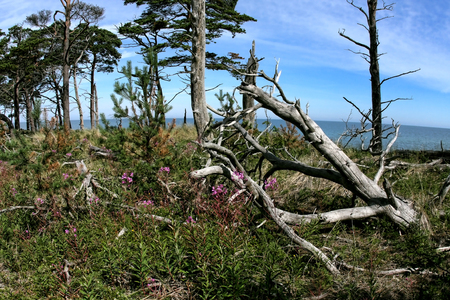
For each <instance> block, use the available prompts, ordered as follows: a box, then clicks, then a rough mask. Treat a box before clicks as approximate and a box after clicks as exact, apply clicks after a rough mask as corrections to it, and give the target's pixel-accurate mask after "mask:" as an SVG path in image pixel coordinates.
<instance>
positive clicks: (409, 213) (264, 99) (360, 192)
mask: <svg viewBox="0 0 450 300" xmlns="http://www.w3.org/2000/svg"><path fill="white" fill-rule="evenodd" d="M238 90H240V91H241V93H249V94H251V95H252V96H253V97H254V99H255V100H256V101H258V102H259V103H261V104H262V105H263V107H264V108H266V109H269V110H271V111H272V112H273V113H275V114H276V115H277V116H278V117H280V118H281V119H283V120H286V121H288V122H290V123H292V124H294V125H295V126H296V127H297V128H299V129H300V130H301V132H302V133H303V135H304V137H305V139H306V140H307V141H308V142H310V143H311V145H312V146H313V147H314V148H316V149H317V150H318V151H319V152H320V153H321V154H322V155H323V156H324V157H325V158H326V159H327V160H328V161H329V162H330V163H331V164H332V165H333V167H334V168H335V170H336V171H337V172H336V173H338V174H339V175H336V174H335V173H334V172H333V173H334V174H333V175H334V176H338V178H339V181H341V183H342V186H344V187H345V188H346V189H348V190H349V191H351V192H352V193H354V194H355V195H356V196H358V197H360V198H361V199H362V200H363V201H364V202H366V203H367V205H369V206H370V207H372V208H373V209H375V210H377V211H378V210H381V211H383V213H384V214H386V215H387V216H388V217H389V218H390V219H391V220H392V221H393V222H395V223H396V224H399V225H402V226H406V227H408V226H409V225H411V224H413V223H417V222H418V221H419V214H418V213H417V211H416V210H415V209H414V207H413V203H412V202H411V201H410V200H405V199H403V198H401V197H398V196H396V195H395V194H393V193H386V191H385V190H383V189H382V188H381V187H380V186H378V185H377V184H376V182H374V181H373V180H371V179H370V178H368V177H367V176H366V175H365V174H364V173H363V172H362V171H361V170H360V169H359V168H358V166H357V165H356V164H355V163H354V162H353V161H352V160H351V159H350V158H349V157H348V156H347V155H346V154H345V153H344V152H343V151H342V150H341V149H340V148H339V147H338V146H337V145H336V144H335V143H333V142H332V141H331V140H330V139H329V138H328V136H327V135H326V134H325V133H324V132H323V131H322V129H321V128H320V127H319V126H318V125H317V124H316V123H315V122H314V121H313V120H312V119H311V118H310V117H309V116H308V115H307V114H306V113H305V112H304V111H303V110H302V109H301V108H300V103H299V101H297V102H296V103H293V102H290V101H288V100H287V99H285V97H284V94H283V93H281V95H282V96H283V100H285V102H286V103H283V102H280V101H278V100H277V99H276V98H274V97H272V96H270V95H269V94H267V93H266V92H264V91H263V90H262V89H260V88H258V87H257V86H255V85H252V84H247V83H244V82H242V83H241V85H240V86H239V87H238ZM244 137H245V136H244ZM310 171H311V172H315V171H314V170H310ZM332 171H333V170H329V172H332ZM320 172H322V173H323V172H324V171H323V170H322V171H320ZM313 176H314V175H313ZM316 177H322V178H326V177H324V176H321V175H320V174H317V176H316ZM327 179H329V178H327Z"/></svg>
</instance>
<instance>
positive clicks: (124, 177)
mask: <svg viewBox="0 0 450 300" xmlns="http://www.w3.org/2000/svg"><path fill="white" fill-rule="evenodd" d="M133 175H134V174H133V172H131V173H130V175H128V173H126V172H125V173H123V175H122V184H125V183H130V184H131V183H132V182H133Z"/></svg>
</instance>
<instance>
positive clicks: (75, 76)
mask: <svg viewBox="0 0 450 300" xmlns="http://www.w3.org/2000/svg"><path fill="white" fill-rule="evenodd" d="M72 72H73V88H74V91H75V100H76V101H77V106H78V113H79V115H80V129H81V130H84V119H83V108H82V107H81V101H80V96H79V94H78V84H77V68H76V67H74V68H73V71H72Z"/></svg>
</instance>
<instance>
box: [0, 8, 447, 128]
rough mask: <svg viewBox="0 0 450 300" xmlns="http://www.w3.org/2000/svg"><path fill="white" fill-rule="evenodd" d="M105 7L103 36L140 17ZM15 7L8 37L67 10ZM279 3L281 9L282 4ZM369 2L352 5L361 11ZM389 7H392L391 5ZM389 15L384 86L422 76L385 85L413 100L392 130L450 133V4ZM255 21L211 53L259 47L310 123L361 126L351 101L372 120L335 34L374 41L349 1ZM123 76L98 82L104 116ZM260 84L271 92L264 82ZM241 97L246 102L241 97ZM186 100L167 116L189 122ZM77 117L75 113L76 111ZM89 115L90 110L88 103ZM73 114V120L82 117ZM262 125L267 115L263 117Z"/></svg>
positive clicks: (365, 84) (220, 76)
mask: <svg viewBox="0 0 450 300" xmlns="http://www.w3.org/2000/svg"><path fill="white" fill-rule="evenodd" d="M86 2H88V3H91V4H96V5H99V6H102V7H105V9H106V14H105V18H104V19H103V20H102V21H101V22H100V24H99V25H100V26H101V27H103V28H107V29H110V30H112V31H114V28H115V26H116V25H118V24H120V23H124V22H127V21H130V20H132V19H133V18H134V17H135V16H138V15H139V14H140V12H141V11H142V9H143V8H136V7H135V6H134V5H128V6H124V5H123V1H119V0H109V1H100V0H91V1H86ZM19 3H20V5H17V4H18V2H13V1H6V0H0V11H2V12H3V16H2V20H0V28H2V29H3V31H6V30H7V28H9V27H11V26H13V25H14V24H17V23H20V22H21V21H22V20H24V19H25V17H26V16H27V15H30V14H31V13H34V12H36V11H38V10H41V9H50V10H56V9H61V3H60V1H57V0H53V1H52V2H48V1H36V0H34V1H32V0H21V1H20V2H19ZM281 3H282V4H281ZM365 3H366V1H364V0H355V4H357V5H360V6H363V7H364V5H365ZM386 3H390V2H386ZM395 3H396V4H395V6H394V10H393V11H392V12H387V13H386V12H380V13H379V15H378V16H379V17H384V16H388V15H389V16H393V18H388V19H385V20H383V21H381V22H379V23H378V29H379V40H380V46H379V52H380V53H386V54H385V55H383V56H382V57H381V58H380V71H381V78H382V79H383V78H387V77H390V76H394V75H396V74H399V73H403V72H407V71H410V70H415V69H419V68H420V69H421V70H420V71H419V72H417V73H414V74H410V75H407V76H404V77H400V78H397V79H393V80H389V81H387V82H385V83H384V84H383V85H382V97H383V101H387V100H391V99H395V98H399V97H401V98H411V99H412V100H408V101H399V102H396V103H394V104H392V106H391V107H390V108H389V109H388V110H387V111H386V112H385V116H386V117H387V118H388V119H387V121H389V122H390V119H391V118H393V119H394V120H395V121H396V122H399V123H400V124H404V125H419V126H431V127H444V128H450V119H449V118H448V115H449V113H450V108H449V104H450V101H449V100H450V34H449V32H450V2H448V1H444V0H436V1H420V0H398V1H396V2H395ZM236 9H237V10H238V11H239V12H242V13H246V14H248V15H251V16H253V17H254V18H256V19H257V20H258V22H255V23H247V24H245V25H244V28H245V29H246V31H247V34H245V35H238V36H236V37H235V38H231V36H229V35H227V34H225V35H224V36H223V37H222V38H220V39H219V40H217V42H216V44H212V45H208V46H207V47H208V50H209V51H216V52H217V53H219V54H227V53H228V52H235V53H239V54H241V56H243V57H245V58H247V57H248V53H249V49H250V48H251V43H252V41H253V40H255V41H256V56H257V57H259V58H261V57H264V60H263V61H261V62H260V69H262V70H264V71H265V73H266V74H268V75H272V74H273V72H274V67H275V63H276V60H279V62H280V63H279V69H280V70H281V71H282V74H281V78H280V84H281V86H282V88H283V90H284V92H285V93H286V95H287V96H288V97H289V98H290V99H292V100H294V99H300V100H301V103H302V106H303V107H305V106H306V104H307V103H309V114H310V115H311V116H312V117H313V118H314V119H316V120H330V121H339V120H343V119H344V120H345V119H347V118H348V117H349V114H350V113H351V112H352V113H351V116H350V120H351V121H355V122H357V121H359V119H360V116H359V115H358V112H357V111H355V110H354V109H352V107H351V106H350V105H349V104H348V103H346V102H345V101H344V100H343V97H346V98H347V99H349V100H351V101H353V102H354V103H355V104H357V105H358V106H359V107H360V108H361V109H364V110H366V111H367V109H368V108H369V107H370V105H371V100H370V81H369V78H370V77H369V72H368V64H367V63H366V62H365V61H364V60H363V59H362V58H360V57H359V56H358V55H355V54H353V53H351V52H350V51H348V49H351V50H353V51H358V50H361V49H358V47H356V46H355V45H353V44H352V43H351V42H350V41H348V40H346V39H344V38H342V37H340V36H339V34H338V31H339V30H342V29H345V33H346V34H347V35H348V36H350V37H352V38H353V39H355V40H358V41H361V42H363V43H367V42H368V34H367V32H366V31H365V30H364V28H363V27H361V26H359V25H357V23H364V21H365V19H364V16H363V15H362V14H361V13H360V12H359V11H358V10H357V9H355V8H353V7H352V6H350V5H349V4H348V3H347V2H346V1H345V0H323V1H321V0H293V1H283V2H281V1H275V0H258V1H255V0H253V1H250V0H240V1H239V2H238V5H237V8H236ZM121 51H122V53H123V58H122V60H121V62H120V64H119V65H125V64H126V61H127V60H132V61H133V64H134V65H137V64H138V63H140V62H142V59H141V58H140V57H139V56H137V55H135V53H134V52H135V50H133V49H129V48H128V49H122V50H121ZM118 77H119V75H118V74H108V75H104V74H98V75H97V86H98V87H99V96H100V103H99V107H100V111H101V112H104V113H106V115H107V116H111V115H112V102H111V100H110V94H111V93H112V89H113V83H114V80H115V79H117V78H118ZM218 84H222V85H221V86H220V87H219V89H223V90H224V91H225V92H232V91H233V89H234V87H236V86H238V85H239V82H238V81H237V80H235V79H233V78H232V77H230V76H229V75H228V74H227V72H224V71H220V72H217V71H216V72H212V71H208V72H207V73H206V86H207V88H209V87H214V86H216V85H218ZM257 84H258V85H259V86H263V85H265V84H266V83H265V82H264V81H263V80H262V79H258V82H257ZM183 87H184V85H183V83H181V82H180V81H179V80H178V79H177V78H173V80H172V81H171V82H168V83H165V84H164V86H163V88H164V90H165V95H166V98H169V99H170V98H171V97H172V96H173V95H174V94H176V93H177V92H178V91H180V90H181V89H182V88H183ZM215 93H218V90H215V91H211V92H208V93H207V101H208V103H209V104H211V105H212V106H215V107H217V106H218V102H217V100H215V99H216V98H215V96H214V94H215ZM237 97H239V98H240V96H239V95H237ZM189 99H190V98H189V95H187V94H181V95H180V96H178V97H177V98H176V100H174V101H173V102H172V105H173V106H174V108H173V109H172V111H170V112H169V114H168V117H169V118H172V117H182V116H183V114H184V109H187V110H188V116H190V100H189ZM74 108H75V106H74ZM85 114H86V115H87V101H86V102H85ZM76 116H77V115H76V110H74V111H73V117H75V118H76ZM260 116H261V117H263V116H264V113H263V112H261V114H260Z"/></svg>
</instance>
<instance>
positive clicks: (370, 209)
mask: <svg viewBox="0 0 450 300" xmlns="http://www.w3.org/2000/svg"><path fill="white" fill-rule="evenodd" d="M276 212H277V214H278V216H279V217H280V218H281V219H282V220H283V221H284V222H286V223H287V224H291V225H296V224H306V223H310V222H312V221H318V222H319V223H321V224H329V223H336V222H340V221H346V220H361V219H367V218H370V217H375V216H377V215H381V214H383V213H384V208H383V207H381V206H363V207H352V208H344V209H337V210H333V211H329V212H323V213H317V214H309V215H299V214H295V213H291V212H288V211H284V210H282V209H279V208H276Z"/></svg>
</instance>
